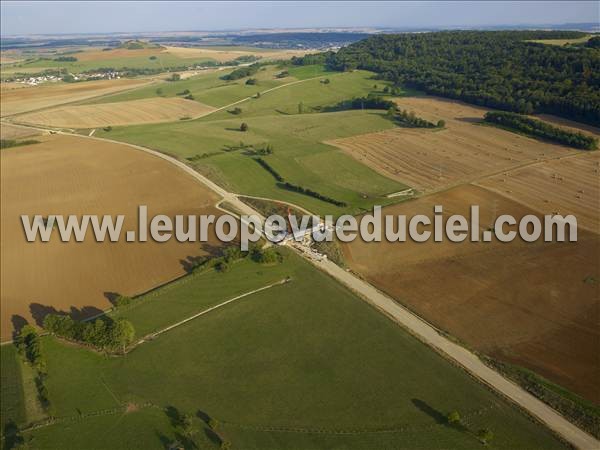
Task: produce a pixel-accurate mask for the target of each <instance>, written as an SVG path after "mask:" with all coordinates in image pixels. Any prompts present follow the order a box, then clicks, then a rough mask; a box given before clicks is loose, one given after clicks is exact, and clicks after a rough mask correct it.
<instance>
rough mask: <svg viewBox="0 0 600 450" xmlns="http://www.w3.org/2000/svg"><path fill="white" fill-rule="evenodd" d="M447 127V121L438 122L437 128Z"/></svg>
mask: <svg viewBox="0 0 600 450" xmlns="http://www.w3.org/2000/svg"><path fill="white" fill-rule="evenodd" d="M445 126H446V121H445V120H438V122H437V127H438V128H444V127H445Z"/></svg>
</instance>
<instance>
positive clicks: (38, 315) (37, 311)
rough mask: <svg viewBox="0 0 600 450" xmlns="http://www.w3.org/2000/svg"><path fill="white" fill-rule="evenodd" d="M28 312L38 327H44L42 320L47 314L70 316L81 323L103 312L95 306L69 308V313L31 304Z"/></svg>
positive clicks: (39, 304)
mask: <svg viewBox="0 0 600 450" xmlns="http://www.w3.org/2000/svg"><path fill="white" fill-rule="evenodd" d="M29 311H30V312H31V317H33V320H34V321H35V323H36V324H37V325H39V326H40V327H41V326H43V325H44V319H45V318H46V316H47V315H48V314H58V315H63V316H70V317H71V318H72V319H73V320H77V321H81V320H84V319H89V318H90V317H94V316H97V315H100V314H103V313H104V311H102V310H101V309H99V308H96V307H95V306H83V307H82V308H76V307H75V306H71V308H70V309H69V311H61V310H58V309H56V308H55V307H54V306H47V305H42V304H41V303H31V304H30V305H29Z"/></svg>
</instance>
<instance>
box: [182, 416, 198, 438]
mask: <svg viewBox="0 0 600 450" xmlns="http://www.w3.org/2000/svg"><path fill="white" fill-rule="evenodd" d="M181 431H182V432H183V435H184V436H185V437H187V438H188V439H189V438H191V437H192V436H193V435H194V433H196V431H197V430H196V427H195V426H194V416H192V415H191V414H184V415H183V417H182V418H181Z"/></svg>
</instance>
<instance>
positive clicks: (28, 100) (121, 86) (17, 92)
mask: <svg viewBox="0 0 600 450" xmlns="http://www.w3.org/2000/svg"><path fill="white" fill-rule="evenodd" d="M149 82H150V81H149V80H148V79H125V78H121V79H119V80H99V81H86V82H81V83H48V84H42V85H39V86H28V87H25V88H22V89H14V88H10V87H9V88H4V86H2V87H1V88H0V89H1V91H0V94H1V97H0V98H1V100H0V102H1V106H2V108H1V110H2V117H6V116H10V115H13V114H18V113H23V112H27V111H33V110H36V109H42V108H48V107H50V106H56V105H60V104H62V103H70V102H75V101H79V100H84V99H88V98H92V97H97V96H100V95H106V94H113V93H115V92H119V91H122V90H125V89H131V88H134V87H138V86H142V85H144V84H148V83H149Z"/></svg>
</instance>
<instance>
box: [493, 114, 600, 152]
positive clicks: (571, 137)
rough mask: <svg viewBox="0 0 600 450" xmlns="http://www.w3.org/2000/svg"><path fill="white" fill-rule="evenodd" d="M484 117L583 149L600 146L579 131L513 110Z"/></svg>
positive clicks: (513, 128) (501, 124) (523, 131)
mask: <svg viewBox="0 0 600 450" xmlns="http://www.w3.org/2000/svg"><path fill="white" fill-rule="evenodd" d="M484 119H485V121H486V122H488V123H492V124H494V125H500V126H502V127H504V128H509V129H511V130H515V131H520V132H522V133H524V134H526V135H528V136H533V137H538V138H543V139H548V140H550V141H554V142H558V143H560V144H565V145H569V146H571V147H575V148H580V149H583V150H594V149H596V148H597V147H598V140H597V139H595V138H593V137H591V136H586V135H585V134H583V133H579V132H572V131H567V130H564V129H562V128H558V127H555V126H552V125H550V124H548V123H545V122H542V121H541V120H536V119H532V118H530V117H526V116H522V115H519V114H515V113H511V112H488V113H486V114H485V117H484Z"/></svg>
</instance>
